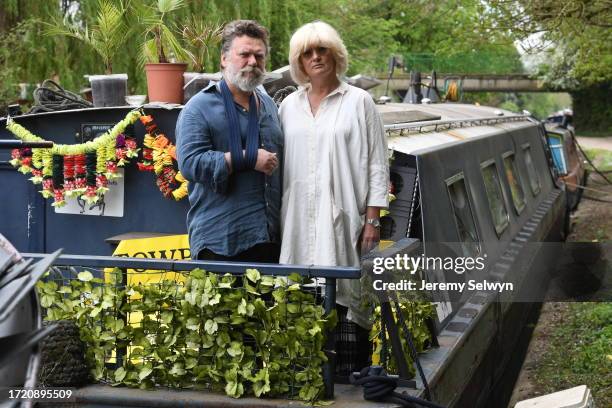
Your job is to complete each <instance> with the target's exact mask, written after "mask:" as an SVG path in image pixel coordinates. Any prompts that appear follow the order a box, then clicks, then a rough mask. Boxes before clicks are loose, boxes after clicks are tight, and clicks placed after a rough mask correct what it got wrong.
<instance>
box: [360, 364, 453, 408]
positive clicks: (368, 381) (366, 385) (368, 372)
mask: <svg viewBox="0 0 612 408" xmlns="http://www.w3.org/2000/svg"><path fill="white" fill-rule="evenodd" d="M349 380H350V382H351V384H353V385H361V386H362V387H363V398H364V399H365V400H367V401H378V402H392V403H395V404H399V405H401V406H402V407H408V408H414V407H417V406H422V407H428V408H444V407H443V406H442V405H438V404H436V403H435V402H430V401H426V400H424V399H421V398H417V397H413V396H411V395H408V394H400V393H398V392H395V389H396V388H397V378H396V377H389V376H388V375H387V372H386V371H385V369H384V368H382V367H381V366H370V367H365V368H364V369H362V370H361V371H360V372H359V373H358V374H355V373H353V374H351V376H350V377H349Z"/></svg>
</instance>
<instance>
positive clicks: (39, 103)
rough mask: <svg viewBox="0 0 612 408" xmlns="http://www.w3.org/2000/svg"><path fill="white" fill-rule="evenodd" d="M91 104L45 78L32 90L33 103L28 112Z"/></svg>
mask: <svg viewBox="0 0 612 408" xmlns="http://www.w3.org/2000/svg"><path fill="white" fill-rule="evenodd" d="M91 107H93V104H92V103H91V102H88V101H86V100H85V99H83V98H81V97H80V96H79V95H77V94H75V93H73V92H70V91H66V90H65V89H64V88H62V87H61V86H59V85H58V84H57V83H56V82H54V81H52V80H50V79H46V80H45V81H43V83H42V85H41V86H40V87H38V88H36V89H35V90H34V105H33V106H32V108H30V110H29V111H28V113H39V112H54V111H61V110H68V109H82V108H91Z"/></svg>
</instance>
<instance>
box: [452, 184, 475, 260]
mask: <svg viewBox="0 0 612 408" xmlns="http://www.w3.org/2000/svg"><path fill="white" fill-rule="evenodd" d="M446 185H447V188H448V194H449V196H450V201H451V203H452V205H453V213H454V215H455V223H456V226H457V232H458V233H459V240H460V241H461V242H462V243H463V244H464V245H463V252H464V255H465V256H472V257H474V256H477V255H479V254H480V252H481V247H480V241H479V239H478V233H477V232H476V223H475V221H474V214H473V213H472V206H471V204H470V199H469V195H468V192H467V188H466V186H465V179H464V177H463V173H459V174H457V175H455V176H453V177H451V178H450V179H448V180H447V181H446Z"/></svg>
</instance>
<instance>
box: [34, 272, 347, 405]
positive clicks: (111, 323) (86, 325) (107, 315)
mask: <svg viewBox="0 0 612 408" xmlns="http://www.w3.org/2000/svg"><path fill="white" fill-rule="evenodd" d="M51 277H52V276H50V277H49V278H51ZM128 281H129V280H128ZM119 282H121V271H119V270H118V269H116V270H115V271H113V272H111V273H107V275H106V281H103V280H102V279H97V278H94V277H93V275H92V274H91V273H90V272H88V271H83V272H80V273H79V274H78V276H77V278H76V279H71V280H70V281H69V282H68V284H64V285H61V286H60V285H58V283H57V282H56V281H54V280H47V281H46V282H39V283H38V291H39V295H40V301H41V305H42V306H43V307H44V308H45V309H46V313H47V316H46V319H47V320H64V319H70V320H74V321H76V323H77V325H78V326H79V328H80V333H81V339H82V340H83V341H84V342H85V343H86V345H87V347H86V348H87V351H86V357H87V360H88V362H89V364H90V365H91V368H92V374H93V376H94V378H95V379H96V380H100V379H105V380H106V381H109V382H111V383H113V384H115V385H119V384H124V385H127V386H131V387H140V388H151V387H154V386H156V385H159V386H170V387H194V386H196V387H198V386H199V387H203V386H207V387H212V389H213V390H217V391H225V393H226V394H227V395H230V396H232V397H235V398H237V397H240V396H242V395H244V394H254V395H255V396H257V397H260V396H279V395H283V396H286V395H289V396H293V397H295V396H297V397H298V398H300V399H302V400H306V401H314V400H316V399H317V398H319V396H320V394H321V392H322V389H323V379H322V375H321V365H322V363H323V362H324V361H326V356H325V354H324V353H323V345H324V342H325V332H326V331H327V330H328V329H330V328H332V327H333V326H334V325H335V320H334V317H335V315H331V316H324V310H323V308H322V307H321V306H320V305H317V304H316V303H315V299H314V296H313V294H312V293H309V292H306V291H305V290H304V289H303V284H304V283H307V282H305V281H303V280H302V278H301V277H300V276H299V275H297V274H294V275H291V276H290V277H289V282H288V281H287V279H285V278H275V277H272V276H262V275H261V274H260V273H259V272H258V271H257V270H255V269H247V270H246V273H245V274H244V276H243V278H242V282H241V283H240V284H238V283H237V282H239V281H238V280H237V278H236V277H234V276H231V275H229V274H226V275H223V276H220V275H216V274H214V273H210V272H206V271H203V270H200V269H195V270H193V271H191V273H189V275H188V276H187V279H186V280H185V281H184V282H180V281H177V280H170V279H165V280H162V281H161V282H159V283H147V284H128V285H127V286H125V287H123V286H120V285H119ZM294 282H295V283H294ZM121 349H123V350H126V351H125V353H126V354H125V357H124V358H122V359H120V360H119V363H120V366H119V367H116V368H114V369H113V368H110V367H109V365H107V363H116V359H115V356H116V355H118V350H121Z"/></svg>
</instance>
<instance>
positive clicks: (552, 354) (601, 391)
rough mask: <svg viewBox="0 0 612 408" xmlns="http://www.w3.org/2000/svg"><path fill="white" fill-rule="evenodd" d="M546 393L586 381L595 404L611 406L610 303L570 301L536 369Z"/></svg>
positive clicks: (611, 327) (538, 381) (611, 314)
mask: <svg viewBox="0 0 612 408" xmlns="http://www.w3.org/2000/svg"><path fill="white" fill-rule="evenodd" d="M535 379H536V382H537V383H538V385H539V386H540V387H541V388H542V391H543V392H545V393H550V392H555V391H559V390H563V389H566V388H572V387H576V386H578V385H582V384H586V385H587V386H588V387H589V388H590V389H591V392H592V393H593V396H594V399H595V403H596V405H597V406H598V407H611V406H612V303H572V304H570V307H569V314H568V317H567V321H566V322H565V324H563V325H559V326H558V327H556V328H555V329H554V331H553V332H552V334H551V336H550V339H549V346H548V352H547V353H546V354H544V355H543V356H542V360H541V362H540V364H538V368H537V370H536V376H535Z"/></svg>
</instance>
